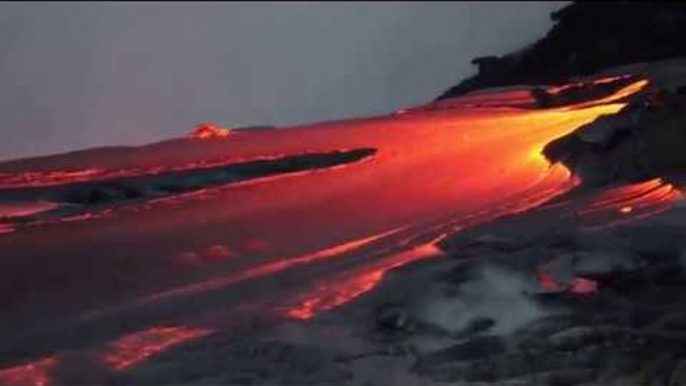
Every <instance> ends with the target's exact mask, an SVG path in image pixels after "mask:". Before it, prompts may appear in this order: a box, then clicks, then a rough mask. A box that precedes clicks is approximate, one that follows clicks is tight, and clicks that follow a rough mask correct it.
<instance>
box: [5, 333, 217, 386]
mask: <svg viewBox="0 0 686 386" xmlns="http://www.w3.org/2000/svg"><path fill="white" fill-rule="evenodd" d="M210 333H212V330H210V329H206V328H191V327H186V326H158V327H152V328H149V329H147V330H143V331H138V332H135V333H132V334H128V335H125V336H123V337H121V338H119V339H117V340H115V341H113V342H111V343H109V344H108V345H107V346H106V347H105V348H104V349H102V350H100V351H98V352H97V354H94V353H95V352H89V353H86V354H84V355H87V356H88V355H91V356H92V355H98V356H99V358H91V359H93V360H95V361H96V362H97V361H100V362H102V364H103V365H105V366H106V367H109V368H110V369H111V370H113V371H123V370H126V369H129V368H131V367H133V366H136V365H138V364H140V363H142V362H144V361H146V360H147V359H149V358H151V357H153V356H155V355H158V354H160V353H162V352H164V351H166V350H168V349H170V348H172V347H174V346H177V345H179V344H181V343H184V342H187V341H190V340H194V339H198V338H202V337H204V336H207V335H208V334H210ZM60 365H62V358H61V357H60V356H59V355H58V356H50V357H47V358H43V359H40V360H37V361H34V362H30V363H27V364H23V365H19V366H15V367H11V368H8V369H5V370H0V385H26V386H48V385H50V384H51V383H52V377H51V376H50V374H51V373H52V372H53V371H55V367H57V366H60ZM83 365H84V366H88V365H87V364H83ZM82 370H86V371H88V370H89V369H86V368H83V369H82Z"/></svg>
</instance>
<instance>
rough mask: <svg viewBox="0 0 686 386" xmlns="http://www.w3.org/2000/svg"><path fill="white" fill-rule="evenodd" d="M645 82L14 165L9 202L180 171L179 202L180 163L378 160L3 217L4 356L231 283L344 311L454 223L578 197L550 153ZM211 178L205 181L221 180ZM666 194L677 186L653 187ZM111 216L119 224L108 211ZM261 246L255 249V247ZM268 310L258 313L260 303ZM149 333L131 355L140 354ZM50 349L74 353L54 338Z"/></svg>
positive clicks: (128, 359) (9, 170)
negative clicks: (357, 153)
mask: <svg viewBox="0 0 686 386" xmlns="http://www.w3.org/2000/svg"><path fill="white" fill-rule="evenodd" d="M646 83H647V82H646V81H642V80H641V81H636V82H634V83H630V84H628V85H625V86H623V87H622V86H621V85H620V87H617V89H616V90H615V91H614V92H613V93H611V95H607V94H604V95H602V96H598V97H597V98H596V99H595V100H593V101H590V102H589V101H585V102H582V103H578V104H575V105H570V106H564V107H556V108H548V109H542V108H533V105H534V100H533V98H531V96H530V95H529V94H528V92H527V90H521V89H520V90H511V91H498V92H481V93H478V94H473V95H466V96H463V97H460V98H456V99H453V100H446V101H444V103H443V104H441V108H426V109H424V108H418V109H410V110H408V111H407V112H406V113H404V114H400V115H398V114H390V115H386V116H380V117H373V118H364V119H353V120H345V121H336V122H324V123H318V124H311V125H305V126H300V127H293V128H287V129H283V130H268V131H255V132H250V131H249V130H246V131H244V132H241V133H235V134H229V135H224V134H218V135H219V136H220V137H222V138H221V140H217V141H213V140H207V141H206V140H195V139H196V138H192V139H188V138H186V139H181V140H174V141H168V142H165V143H159V144H153V145H149V146H146V147H142V148H137V149H132V148H125V149H100V150H98V149H95V150H92V151H88V152H80V153H75V154H66V155H63V156H54V157H51V158H48V159H32V160H26V161H21V160H20V161H13V162H12V163H8V164H2V163H0V171H1V172H3V173H5V175H3V176H2V177H1V178H0V185H2V187H0V200H1V199H2V198H3V196H2V195H3V194H5V193H6V192H9V191H11V190H12V189H8V188H10V187H11V188H13V189H16V188H18V187H21V188H22V189H24V190H23V191H22V192H28V193H32V194H34V195H35V196H36V197H40V194H46V195H48V196H49V195H50V193H51V192H52V191H51V190H50V189H53V188H52V186H54V185H59V188H60V189H62V190H61V191H62V192H63V191H64V190H65V189H66V190H67V191H68V188H69V184H72V183H75V182H78V181H83V180H88V181H92V180H97V179H108V180H112V181H113V182H118V181H119V180H118V178H120V179H124V178H130V177H131V176H132V175H136V176H138V177H137V178H140V179H141V180H138V179H136V181H138V182H140V181H142V180H144V179H145V178H146V176H147V175H148V174H159V173H161V172H164V173H168V174H167V175H165V176H163V177H164V179H165V180H164V181H162V182H163V183H164V184H165V185H172V187H171V188H170V189H169V190H168V191H171V192H178V191H179V190H178V189H177V188H178V186H173V185H174V183H177V182H178V179H177V180H175V179H174V177H175V174H174V173H175V172H176V171H179V170H189V168H190V169H193V168H195V169H197V168H207V167H208V165H216V164H221V165H228V164H233V163H237V162H246V161H251V160H256V159H276V158H278V157H284V156H285V155H286V156H287V155H298V154H307V153H320V154H334V153H340V152H344V151H346V150H349V149H374V151H375V152H374V154H373V156H370V157H368V158H366V159H365V161H364V162H354V163H347V164H342V165H337V166H336V167H328V168H317V166H318V165H319V164H317V163H314V164H312V161H306V162H305V165H306V166H307V167H308V169H306V170H301V171H299V172H298V173H294V174H291V175H289V176H288V177H284V178H276V177H275V175H271V176H266V177H265V176H263V177H265V178H260V179H259V180H257V179H255V180H249V181H246V182H244V183H243V182H242V183H231V182H228V183H226V184H223V185H221V186H217V185H211V184H207V181H205V180H202V181H191V182H192V183H194V184H196V185H194V186H204V187H205V188H202V189H198V190H197V191H194V192H191V193H189V192H188V191H186V192H184V193H179V194H176V195H174V194H172V195H170V196H168V197H164V200H165V202H168V203H170V204H169V205H153V204H151V203H154V200H155V199H154V198H150V197H147V196H144V197H142V198H139V201H140V202H138V203H137V208H140V210H123V209H122V208H121V206H120V205H115V204H108V203H104V204H98V205H93V206H95V207H96V208H95V209H93V211H92V212H89V211H88V210H89V209H88V206H87V205H83V206H84V207H85V212H84V213H79V214H78V216H79V217H74V218H75V220H73V221H55V222H50V223H46V224H45V226H41V227H35V228H31V227H27V228H22V227H20V226H17V227H16V229H15V228H14V225H15V224H13V223H7V225H3V224H0V250H2V251H3V257H2V259H0V314H1V315H3V317H4V318H2V319H0V341H3V342H4V343H5V344H4V347H2V348H1V349H2V350H3V352H2V354H5V355H7V357H9V355H14V356H16V357H20V356H21V353H22V352H25V351H22V350H24V349H25V348H24V346H23V342H22V341H21V340H20V338H16V337H18V336H23V335H22V334H25V335H30V334H31V333H32V332H33V331H34V330H35V331H38V330H40V329H41V326H42V325H43V324H44V323H45V320H44V315H51V318H52V319H53V320H54V321H55V322H58V321H59V322H64V324H65V325H67V326H68V323H67V321H70V320H74V319H77V318H79V317H80V316H82V315H99V314H98V312H97V311H99V310H115V314H116V312H119V311H117V310H121V309H126V306H129V305H132V306H134V307H138V306H143V307H139V309H140V312H141V313H144V312H145V313H147V314H146V317H149V318H153V319H154V317H156V316H157V315H156V314H155V310H156V308H155V307H157V306H158V305H159V306H161V304H162V303H166V302H170V301H176V300H181V299H190V298H192V299H197V297H200V296H203V295H204V294H207V293H209V292H217V291H225V292H222V293H221V296H217V297H215V298H218V299H220V300H221V302H222V303H221V305H222V308H224V309H229V308H230V307H231V306H232V305H233V303H232V302H234V303H235V302H237V300H236V299H240V301H241V302H246V301H251V299H255V298H258V297H259V296H258V295H257V294H258V293H268V294H269V295H270V296H269V298H270V301H272V302H276V303H277V304H279V305H281V306H283V305H287V306H288V307H289V308H288V310H287V311H286V314H287V315H290V316H291V317H295V318H300V319H307V318H310V317H313V316H316V315H317V314H319V313H321V312H324V311H327V310H331V309H333V308H335V307H338V306H340V305H342V304H345V303H347V302H349V301H350V300H352V299H355V298H358V297H359V296H360V295H362V294H364V293H365V292H367V291H369V290H370V289H372V288H374V286H376V285H377V284H378V282H379V281H380V280H382V279H383V278H384V276H385V275H386V273H387V272H388V271H389V270H391V269H394V268H397V267H400V266H402V265H404V264H407V263H409V262H412V261H416V260H418V259H423V258H428V257H431V256H435V255H439V253H438V251H437V249H436V247H435V246H434V244H435V243H436V242H437V241H438V240H440V239H441V238H442V237H444V236H445V235H446V234H447V233H450V232H454V229H459V228H463V227H466V226H471V225H474V224H477V223H482V222H485V221H490V220H493V219H495V218H497V217H500V216H505V215H510V214H514V213H520V212H521V211H524V210H529V209H531V208H533V207H535V206H537V205H540V204H542V203H544V202H546V201H548V200H550V199H551V198H553V197H556V196H558V195H560V194H563V193H565V192H567V191H568V190H570V189H571V188H572V187H574V186H575V184H576V182H577V181H576V180H575V178H574V177H573V176H572V175H571V174H570V173H569V171H568V170H567V169H566V168H564V166H562V165H561V164H555V165H551V164H550V163H549V161H548V160H547V159H546V158H545V156H544V155H543V154H542V149H543V148H544V146H545V145H546V144H548V143H549V142H551V141H553V140H555V139H557V138H559V137H562V136H564V135H567V134H569V133H570V132H572V131H574V130H575V129H576V128H578V127H580V126H582V125H585V124H587V123H590V122H592V121H593V120H595V119H596V118H597V117H599V116H601V115H604V114H614V113H616V112H618V111H619V110H620V109H622V108H623V107H624V106H625V103H624V102H621V101H620V100H621V99H622V98H625V97H627V96H629V95H632V94H633V93H636V92H639V91H640V90H641V89H642V88H643V87H644V86H645V85H646ZM605 86H606V85H605ZM523 106H524V107H527V108H522V107H523ZM203 133H204V131H203ZM212 133H215V131H211V132H210V134H211V135H210V137H211V136H213V135H214V134H212ZM215 134H216V133H215ZM204 135H205V134H202V133H201V134H200V135H199V136H200V137H204ZM113 154H115V155H113ZM317 162H321V160H320V161H317ZM189 165H190V166H189ZM280 167H281V166H279V168H280ZM277 169H278V168H277ZM79 170H81V171H83V172H73V171H79ZM70 171H71V172H70ZM70 173H71V174H70ZM146 173H147V174H146ZM211 174H212V173H209V174H208V175H205V174H203V176H202V178H205V179H211V178H213V177H215V178H219V177H217V176H212V175H211ZM271 177H274V178H271ZM156 178H160V177H159V176H158V177H156ZM127 181H130V180H127ZM141 183H142V182H141ZM203 184H204V185H203ZM207 186H210V187H207ZM3 187H4V188H5V189H3ZM37 187H40V188H37ZM175 189H176V190H175ZM10 193H11V192H10ZM663 193H664V194H668V192H662V191H657V192H655V193H654V195H655V196H656V198H659V197H662V194H663ZM7 194H9V193H7ZM629 196H630V194H629ZM40 198H41V199H43V198H44V197H40ZM200 198H202V199H200ZM602 200H604V201H606V202H605V203H603V204H602V205H603V206H607V205H613V207H614V205H615V200H614V198H613V197H607V198H603V199H602ZM608 203H609V204H608ZM617 204H618V205H619V206H617V211H621V210H622V209H621V208H624V207H627V206H631V207H632V208H633V209H632V211H631V213H630V214H628V215H633V214H634V213H637V214H640V213H643V211H642V210H641V205H642V204H641V202H634V201H632V200H631V199H630V198H628V199H622V200H619V201H618V202H617ZM96 210H97V211H96ZM105 211H107V212H106V213H113V214H114V215H107V216H102V215H100V216H99V215H95V214H94V213H105ZM625 215H627V214H625ZM12 230H14V231H12ZM2 232H5V233H2ZM256 243H257V244H259V246H260V248H258V249H257V250H255V249H254V248H252V247H249V246H251V245H253V246H254V245H256ZM427 243H428V244H427ZM208 245H210V246H211V245H221V246H224V247H225V248H226V250H228V251H231V258H230V259H220V260H221V261H219V262H215V264H213V265H212V266H211V269H190V268H188V267H187V265H183V264H178V257H177V256H179V255H180V254H182V253H184V252H187V251H197V250H203V248H206V247H207V246H208ZM84 272H87V274H84ZM282 277H287V278H288V279H290V280H292V282H293V283H295V284H294V285H292V286H286V287H283V288H282V287H277V286H276V284H274V282H277V281H278V280H271V278H277V279H278V278H282ZM270 280H271V281H270ZM66 283H68V285H67V284H66ZM265 283H266V284H265ZM270 285H271V286H273V287H270ZM313 288H314V290H312V291H310V290H311V289H313ZM584 288H585V287H584ZM232 291H233V292H232ZM308 291H310V292H308ZM213 299H214V298H213ZM208 302H209V300H208ZM255 302H256V304H255V307H256V308H258V309H259V306H260V304H261V303H257V302H258V301H257V300H255ZM56 304H57V305H60V306H59V307H55V305H56ZM203 304H204V303H203ZM270 305H273V303H271V304H270ZM265 307H267V306H265ZM172 308H173V310H171V309H172ZM196 310H197V309H196ZM167 311H168V312H170V313H171V312H172V311H173V312H176V313H177V316H179V315H178V314H180V316H185V317H189V316H192V315H183V312H184V308H183V307H169V309H167ZM209 311H212V310H209ZM122 312H123V311H122ZM194 312H196V311H192V312H190V313H191V314H193V315H194ZM148 314H149V315H148ZM108 315H109V314H108ZM98 320H99V319H98V318H97V317H94V318H91V319H87V318H86V319H81V321H83V323H98ZM165 322H166V321H165V320H160V324H163V323H165ZM131 323H134V321H132V322H131ZM18 326H21V327H18ZM65 328H68V327H65ZM18 329H19V330H21V331H18ZM164 331H166V330H164ZM20 333H21V334H20ZM189 334H190V335H191V336H195V335H194V334H193V333H189ZM163 335H164V334H163ZM180 336H187V335H184V334H182V333H180ZM151 339H152V340H153V341H155V340H156V338H151ZM165 339H166V338H165ZM135 340H136V339H133V338H132V340H125V341H123V342H124V343H122V344H120V345H119V346H117V347H119V348H126V347H133V346H135V342H134V341H135ZM37 341H39V340H38V339H33V341H32V342H37ZM48 341H50V340H45V342H48ZM132 342H133V343H132ZM34 344H36V345H38V346H40V344H38V343H34ZM162 346H164V347H166V346H165V344H159V345H158V344H157V343H153V345H152V346H151V347H162ZM40 349H42V350H44V351H45V352H55V351H56V350H58V349H59V348H56V347H50V346H49V344H48V343H45V347H40ZM141 350H142V352H143V353H145V352H151V351H150V350H152V351H154V350H155V349H154V348H153V349H145V348H144V349H141ZM133 351H136V352H138V351H139V350H133ZM146 357H147V356H146V354H141V355H139V354H138V353H136V354H116V355H110V356H108V358H110V359H108V361H109V363H110V364H112V365H113V366H115V367H117V366H118V367H122V368H123V367H126V366H129V365H130V364H132V363H138V362H140V361H143V360H145V358H146ZM5 371H7V370H5ZM0 374H2V373H0Z"/></svg>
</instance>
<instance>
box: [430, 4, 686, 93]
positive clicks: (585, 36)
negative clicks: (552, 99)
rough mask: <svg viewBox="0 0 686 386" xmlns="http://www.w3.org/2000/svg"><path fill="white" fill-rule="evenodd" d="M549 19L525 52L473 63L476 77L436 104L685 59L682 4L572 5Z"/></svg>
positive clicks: (685, 16)
mask: <svg viewBox="0 0 686 386" xmlns="http://www.w3.org/2000/svg"><path fill="white" fill-rule="evenodd" d="M551 19H552V20H553V21H554V22H555V25H554V26H553V27H552V28H551V30H550V31H549V32H548V34H547V35H546V36H545V37H543V38H542V39H540V40H539V41H537V42H536V43H534V44H532V45H531V46H529V47H528V48H527V49H525V50H522V51H518V52H516V53H513V54H509V55H504V56H501V57H498V56H487V57H481V58H476V59H474V60H473V61H472V63H473V64H475V65H477V66H478V74H477V75H475V76H473V77H471V78H468V79H465V80H464V81H462V82H461V83H460V84H458V85H456V86H454V87H451V88H450V89H448V90H447V91H445V92H444V93H443V94H442V95H441V96H439V98H438V99H439V100H440V99H445V98H451V97H455V96H459V95H463V94H465V93H468V92H470V91H474V90H478V89H483V88H491V87H503V86H512V85H523V84H527V85H536V84H558V83H564V82H566V81H568V80H569V79H570V78H571V77H573V76H580V75H590V74H594V73H597V72H599V71H602V70H605V69H608V68H612V67H616V66H621V65H626V64H630V63H639V62H646V61H656V60H661V59H668V58H669V59H672V58H679V57H686V34H684V33H683V25H684V23H686V5H684V4H680V3H657V2H650V3H649V2H645V3H641V2H597V3H596V2H594V3H586V2H574V3H573V4H571V5H568V6H566V7H564V8H562V9H560V10H559V11H557V12H553V13H552V15H551Z"/></svg>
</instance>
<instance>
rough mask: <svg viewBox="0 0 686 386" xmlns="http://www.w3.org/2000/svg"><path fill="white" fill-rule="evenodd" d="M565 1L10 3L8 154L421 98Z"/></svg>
mask: <svg viewBox="0 0 686 386" xmlns="http://www.w3.org/2000/svg"><path fill="white" fill-rule="evenodd" d="M565 4H566V3H565V2H512V3H509V2H507V3H506V2H495V3H490V2H458V3H417V2H409V3H406V2H391V3H384V2H367V3H344V2H337V3H309V2H286V3H248V2H245V3H241V2H237V3H209V2H208V3H185V2H184V3H167V4H165V3H152V2H150V3H143V2H141V3H83V4H82V3H76V2H74V3H3V4H0V32H2V36H3V38H2V39H0V79H2V82H3V83H2V85H3V87H2V88H1V89H0V90H2V91H0V106H2V111H3V113H2V114H0V123H1V124H2V130H3V141H2V143H1V144H0V159H2V160H5V159H11V158H21V157H30V156H38V155H46V154H51V153H58V152H65V151H72V150H79V149H84V148H88V147H92V146H112V145H136V144H143V143H148V142H153V141H158V140H163V139H167V138H171V137H177V136H180V135H182V134H184V133H186V132H188V131H189V130H190V129H192V127H193V126H194V125H195V124H196V123H197V122H200V121H214V122H218V123H220V124H224V125H227V126H229V127H231V126H246V125H294V124H301V123H307V122H316V121H322V120H334V119H342V118H351V117H357V116H367V115H374V114H380V113H385V112H390V111H394V110H397V109H400V108H403V107H407V106H411V105H417V104H421V103H424V102H427V101H430V100H431V99H433V98H435V97H436V96H437V95H438V94H440V93H441V92H442V91H444V90H445V89H447V88H448V87H450V86H452V85H454V84H456V83H458V82H459V81H460V80H461V79H463V78H464V77H466V76H469V75H471V74H473V73H474V71H475V69H474V67H473V66H472V65H471V64H470V60H471V59H472V58H474V57H476V56H480V55H489V54H503V53H506V52H509V51H513V50H516V49H519V48H522V47H524V46H525V45H527V44H529V43H532V42H533V41H535V40H536V39H538V38H540V37H541V36H543V34H544V33H545V32H546V31H547V29H548V28H549V27H550V26H551V25H552V22H551V21H550V18H549V14H550V12H551V11H553V10H555V9H559V8H560V7H562V6H563V5H565Z"/></svg>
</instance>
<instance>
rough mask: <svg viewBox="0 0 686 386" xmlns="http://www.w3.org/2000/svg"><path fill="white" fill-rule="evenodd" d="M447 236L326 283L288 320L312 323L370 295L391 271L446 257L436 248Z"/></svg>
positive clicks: (330, 279) (299, 305)
mask: <svg viewBox="0 0 686 386" xmlns="http://www.w3.org/2000/svg"><path fill="white" fill-rule="evenodd" d="M445 236H446V235H441V236H439V237H437V238H435V239H434V240H431V241H430V242H428V243H426V244H424V245H421V246H418V247H415V248H412V249H411V250H409V251H406V252H403V253H399V254H396V255H391V256H390V257H388V258H385V259H382V260H379V261H377V262H376V263H374V264H372V266H371V267H367V268H366V269H365V270H364V271H363V273H355V274H354V275H352V276H350V275H345V276H344V277H343V278H328V279H327V280H322V281H321V282H320V283H319V284H318V285H317V286H316V289H315V290H314V291H313V292H311V293H310V294H308V295H307V296H306V297H305V299H304V300H302V301H301V303H300V304H298V305H296V306H294V307H291V308H289V309H288V310H287V311H286V316H288V317H290V318H293V319H301V320H305V319H310V318H312V317H314V316H316V315H317V314H319V313H322V312H324V311H328V310H330V309H333V308H336V307H338V306H340V305H341V304H345V303H347V302H349V301H351V300H353V299H355V298H357V297H359V296H361V295H363V294H365V293H366V292H369V291H370V290H372V289H373V288H374V287H376V286H377V285H378V284H379V282H381V280H383V278H384V276H385V275H386V273H387V272H388V271H390V270H392V269H394V268H397V267H400V266H402V265H405V264H408V263H410V262H412V261H415V260H419V259H425V258H428V257H433V256H440V255H442V254H443V252H442V251H441V250H440V249H438V248H437V247H436V246H435V244H436V243H438V242H439V241H441V240H442V239H443V238H445Z"/></svg>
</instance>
